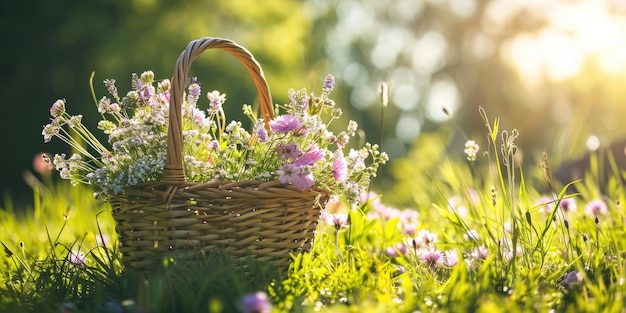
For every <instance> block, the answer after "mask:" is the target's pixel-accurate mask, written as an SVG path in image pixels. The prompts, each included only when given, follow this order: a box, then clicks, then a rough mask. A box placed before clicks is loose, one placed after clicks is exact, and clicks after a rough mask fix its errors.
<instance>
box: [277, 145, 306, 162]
mask: <svg viewBox="0 0 626 313" xmlns="http://www.w3.org/2000/svg"><path fill="white" fill-rule="evenodd" d="M276 152H278V154H280V158H281V159H283V160H285V159H294V160H295V159H297V158H298V157H299V156H300V154H302V151H300V147H298V146H297V145H295V144H288V145H284V144H280V145H278V147H276Z"/></svg>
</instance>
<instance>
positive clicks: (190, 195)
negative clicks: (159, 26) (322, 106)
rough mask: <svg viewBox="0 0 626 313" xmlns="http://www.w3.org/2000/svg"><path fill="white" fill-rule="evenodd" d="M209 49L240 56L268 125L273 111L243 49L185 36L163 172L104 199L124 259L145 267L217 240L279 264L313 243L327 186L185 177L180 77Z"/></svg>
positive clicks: (235, 252)
mask: <svg viewBox="0 0 626 313" xmlns="http://www.w3.org/2000/svg"><path fill="white" fill-rule="evenodd" d="M207 49H221V50H225V51H226V52H228V53H230V54H232V55H233V56H235V57H236V58H237V59H239V60H240V61H241V63H242V64H243V65H244V66H245V67H246V69H247V70H248V72H249V73H250V75H251V76H252V78H253V81H254V84H255V85H256V88H257V91H258V94H259V97H260V100H259V102H260V107H261V114H262V117H263V119H264V120H265V122H266V125H267V123H268V122H269V120H270V119H271V118H272V117H273V116H274V111H273V105H272V100H271V96H270V91H269V88H268V85H267V82H266V81H265V77H264V75H263V71H262V70H261V68H260V66H259V64H258V63H257V61H256V60H255V59H254V57H253V56H252V55H251V54H250V52H248V50H246V49H245V48H243V47H241V46H239V45H237V44H236V43H234V42H233V41H230V40H227V39H221V38H209V37H207V38H201V39H198V40H195V41H192V42H190V43H189V45H188V46H187V48H186V49H185V50H184V51H183V52H182V53H181V55H180V57H179V58H178V61H177V62H176V67H175V70H174V76H173V78H172V87H171V88H172V89H171V97H170V99H171V100H170V110H169V129H168V138H167V159H166V163H165V164H166V165H165V168H164V169H163V177H162V179H161V180H160V181H158V182H154V183H144V184H141V185H137V186H134V187H132V188H127V189H125V190H124V192H123V193H121V194H119V195H114V196H112V197H111V198H110V199H109V202H110V203H111V205H112V208H113V217H114V219H115V221H116V223H117V225H116V230H117V233H118V235H119V242H120V252H122V255H123V256H122V262H123V263H124V265H125V266H126V267H130V268H134V269H138V270H141V271H145V270H150V269H154V268H158V267H159V265H160V264H162V262H163V259H164V258H169V257H176V256H180V255H189V254H191V255H197V252H199V251H208V250H212V249H215V248H221V249H224V250H226V251H227V252H228V253H229V254H230V255H231V256H232V257H233V258H234V260H235V261H237V262H243V261H244V260H245V259H247V258H252V259H254V260H256V261H258V262H264V263H265V262H273V263H274V264H275V265H276V267H278V268H282V269H284V268H286V267H288V265H289V263H290V261H291V254H293V253H299V252H302V251H307V250H308V249H310V247H311V244H312V241H313V237H314V232H315V228H316V226H317V222H318V220H319V215H320V211H321V209H322V208H323V207H324V205H325V204H326V202H327V200H328V193H327V192H326V191H325V190H321V189H316V188H311V189H309V190H304V191H303V190H299V189H297V188H296V187H294V186H292V185H285V184H282V183H280V182H279V181H270V182H268V181H238V182H227V181H212V182H208V183H192V182H186V181H185V175H184V171H183V163H182V160H183V156H182V127H181V125H182V123H181V121H182V116H181V114H182V113H181V108H182V102H183V93H184V88H185V79H186V77H187V74H188V71H189V68H190V66H191V63H192V62H193V60H194V59H195V58H196V57H197V56H199V55H200V54H201V53H202V52H203V51H205V50H207ZM181 252H182V253H181ZM188 252H190V253H188Z"/></svg>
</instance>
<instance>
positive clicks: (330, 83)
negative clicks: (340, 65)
mask: <svg viewBox="0 0 626 313" xmlns="http://www.w3.org/2000/svg"><path fill="white" fill-rule="evenodd" d="M334 88H335V77H334V76H333V75H330V74H328V75H326V79H324V89H326V90H329V91H330V90H333V89H334Z"/></svg>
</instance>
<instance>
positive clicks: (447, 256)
mask: <svg viewBox="0 0 626 313" xmlns="http://www.w3.org/2000/svg"><path fill="white" fill-rule="evenodd" d="M457 263H459V253H458V251H457V250H454V249H453V250H448V251H446V252H444V253H443V264H444V265H445V266H447V267H454V266H455V265H457Z"/></svg>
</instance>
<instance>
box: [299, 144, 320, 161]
mask: <svg viewBox="0 0 626 313" xmlns="http://www.w3.org/2000/svg"><path fill="white" fill-rule="evenodd" d="M323 158H324V151H322V150H320V149H318V148H317V146H314V147H312V148H311V149H310V150H309V151H307V152H306V153H304V154H302V155H301V156H300V157H298V159H296V161H295V164H296V165H299V166H302V165H313V164H314V163H315V162H317V161H319V160H321V159H323Z"/></svg>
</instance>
